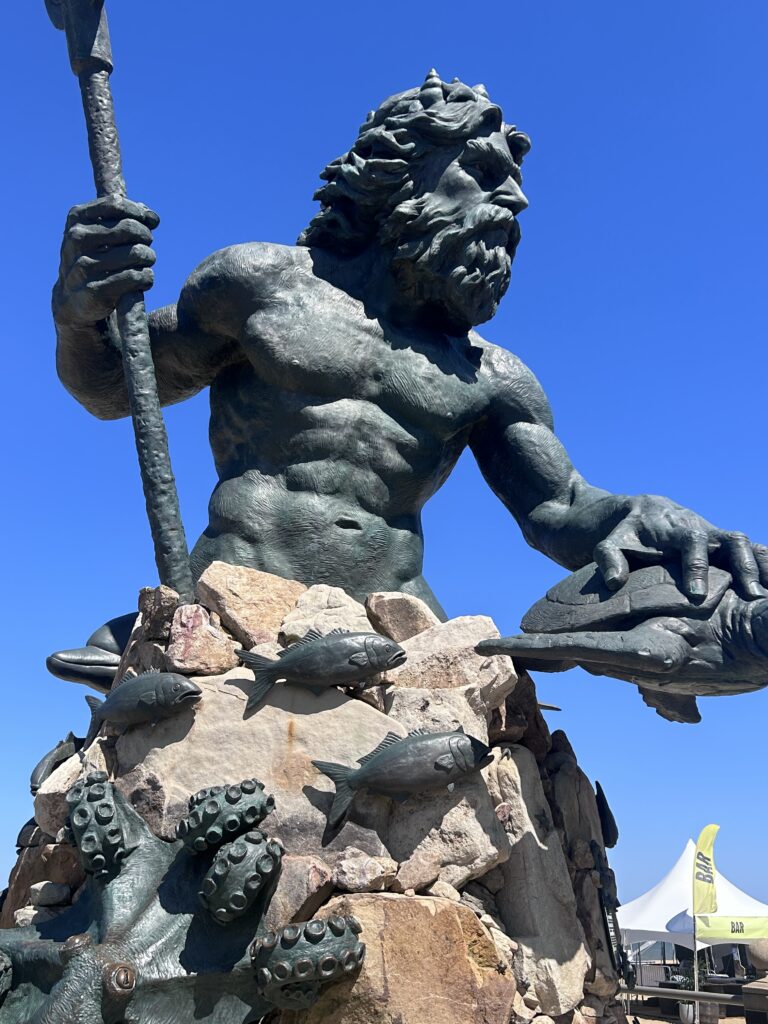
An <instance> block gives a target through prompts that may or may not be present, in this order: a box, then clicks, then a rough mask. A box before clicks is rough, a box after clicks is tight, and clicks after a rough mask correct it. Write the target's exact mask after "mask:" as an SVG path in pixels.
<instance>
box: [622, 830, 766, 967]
mask: <svg viewBox="0 0 768 1024" xmlns="http://www.w3.org/2000/svg"><path fill="white" fill-rule="evenodd" d="M695 854H696V844H695V843H694V842H693V840H691V839H689V840H688V843H687V845H686V847H685V849H684V850H683V852H682V855H681V856H680V858H679V859H678V861H677V863H676V864H675V866H674V867H673V868H672V870H671V871H670V872H669V873H668V874H666V875H665V876H664V878H662V880H661V881H660V882H659V883H658V885H655V886H654V887H653V888H652V889H649V890H648V892H646V893H643V895H642V896H638V897H637V899H636V900H632V902H631V903H626V904H625V905H624V906H622V907H619V910H618V918H619V928H620V929H621V935H622V941H623V943H624V944H625V945H629V944H630V943H631V942H646V941H649V942H676V943H677V944H678V945H679V946H688V948H689V949H693V918H692V917H691V903H692V898H693V859H694V856H695ZM715 891H716V893H717V913H718V914H719V915H722V916H724V917H768V905H767V904H765V903H761V902H760V901H759V900H755V899H753V898H752V897H751V896H747V894H746V893H745V892H742V891H741V889H737V888H736V886H735V885H733V884H732V883H731V882H729V881H728V879H727V878H724V877H723V876H722V875H721V874H720V872H717V874H716V877H715ZM706 945H712V943H706V942H699V943H698V946H699V948H701V947H702V946H706Z"/></svg>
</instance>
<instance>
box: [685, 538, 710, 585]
mask: <svg viewBox="0 0 768 1024" xmlns="http://www.w3.org/2000/svg"><path fill="white" fill-rule="evenodd" d="M680 555H681V558H682V568H683V590H684V591H685V593H686V594H687V595H688V596H689V597H692V598H694V599H701V598H703V597H706V595H707V592H708V590H709V538H708V537H707V535H706V533H703V532H701V531H699V530H691V531H690V533H687V534H685V535H684V536H683V537H682V539H681V544H680Z"/></svg>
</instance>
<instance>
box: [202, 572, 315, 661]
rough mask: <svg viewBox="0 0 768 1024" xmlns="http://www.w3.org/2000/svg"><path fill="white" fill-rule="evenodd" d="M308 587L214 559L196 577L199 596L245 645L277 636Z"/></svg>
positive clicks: (247, 646) (262, 641) (251, 645)
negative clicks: (286, 616) (284, 620)
mask: <svg viewBox="0 0 768 1024" xmlns="http://www.w3.org/2000/svg"><path fill="white" fill-rule="evenodd" d="M306 589H307V588H306V587H305V586H304V584H303V583H298V582H296V580H284V579H282V577H280V576H273V575H272V573H268V572H260V571H259V570H258V569H248V568H246V567H245V566H240V565H228V564H226V563H225V562H212V563H211V564H210V565H209V566H208V568H207V569H206V570H205V572H204V573H203V575H202V576H201V577H200V579H199V580H198V581H197V588H196V593H197V599H198V601H199V602H200V603H201V604H203V605H205V607H206V608H208V609H209V610H210V611H213V612H216V613H217V614H218V615H219V617H220V618H221V622H222V624H223V625H224V627H225V628H226V629H228V630H229V632H230V633H231V634H232V636H233V637H234V638H235V639H236V640H237V641H238V643H239V644H241V645H242V646H243V647H246V648H249V649H250V648H251V647H255V646H256V644H260V643H264V642H266V641H269V640H275V639H276V638H277V632H278V629H279V628H280V623H281V622H282V621H283V618H284V617H285V615H286V614H287V612H288V611H289V610H290V609H291V608H292V607H293V606H294V604H295V603H296V601H297V600H298V598H299V596H300V595H301V594H303V593H304V591H305V590H306Z"/></svg>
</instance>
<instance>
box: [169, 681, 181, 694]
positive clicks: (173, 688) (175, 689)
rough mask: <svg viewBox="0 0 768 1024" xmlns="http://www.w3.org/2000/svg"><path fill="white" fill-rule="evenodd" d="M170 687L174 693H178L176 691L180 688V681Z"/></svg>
mask: <svg viewBox="0 0 768 1024" xmlns="http://www.w3.org/2000/svg"><path fill="white" fill-rule="evenodd" d="M171 689H172V690H173V692H174V693H178V691H179V690H180V689H181V683H174V684H173V686H172V687H171Z"/></svg>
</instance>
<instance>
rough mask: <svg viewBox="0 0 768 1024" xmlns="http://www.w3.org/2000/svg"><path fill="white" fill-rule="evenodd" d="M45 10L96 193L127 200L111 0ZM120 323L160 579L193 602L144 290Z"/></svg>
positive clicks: (67, 1) (80, 0) (62, 0)
mask: <svg viewBox="0 0 768 1024" xmlns="http://www.w3.org/2000/svg"><path fill="white" fill-rule="evenodd" d="M45 5H46V8H47V9H48V13H49V15H50V17H51V20H52V21H53V23H54V25H55V26H56V28H59V29H63V30H64V31H65V33H66V37H67V47H68V49H69V62H70V64H71V66H72V71H73V72H74V74H75V75H76V76H77V79H78V81H79V83H80V92H81V94H82V99H83V110H84V112H85V123H86V127H87V129H88V148H89V151H90V156H91V164H92V165H93V178H94V182H95V185H96V194H97V196H114V195H117V196H124V195H125V194H126V190H125V181H124V180H123V170H122V161H121V157H120V140H119V138H118V135H117V126H116V124H115V114H114V109H113V106H112V91H111V89H110V85H109V76H110V74H111V73H112V69H113V65H112V50H111V47H110V42H109V29H108V27H107V15H106V11H105V10H104V0H45ZM115 318H116V325H117V331H118V334H119V336H120V343H121V346H122V352H123V371H124V373H125V384H126V388H127V390H128V402H129V406H130V410H131V419H132V420H133V429H134V434H135V437H136V450H137V453H138V456H139V468H140V470H141V480H142V484H143V486H144V497H145V499H146V503H147V516H148V518H149V525H150V529H151V531H152V540H153V543H154V546H155V562H156V563H157V570H158V573H159V575H160V582H161V583H164V584H166V586H169V587H172V588H173V589H174V590H175V591H177V592H178V593H179V595H180V596H181V598H182V600H184V601H191V600H193V596H192V595H193V590H194V588H193V584H192V574H191V571H190V567H189V553H188V550H187V541H186V537H185V535H184V526H183V524H182V522H181V514H180V512H179V499H178V495H177V493H176V481H175V480H174V477H173V471H172V469H171V458H170V453H169V451H168V436H167V434H166V431H165V423H164V421H163V415H162V412H161V411H160V400H159V398H158V395H157V381H156V379H155V368H154V364H153V362H152V349H151V346H150V339H149V327H148V324H147V313H146V309H145V307H144V297H143V295H142V293H141V292H135V293H131V294H129V295H124V296H123V298H122V299H121V300H120V302H119V303H118V306H117V309H116V310H115Z"/></svg>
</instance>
